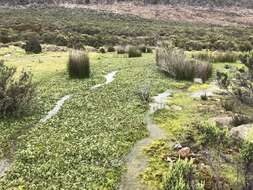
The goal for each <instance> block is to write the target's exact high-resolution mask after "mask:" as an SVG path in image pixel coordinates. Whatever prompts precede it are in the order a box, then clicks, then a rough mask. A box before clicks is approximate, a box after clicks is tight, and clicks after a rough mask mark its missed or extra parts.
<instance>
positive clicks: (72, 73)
mask: <svg viewBox="0 0 253 190" xmlns="http://www.w3.org/2000/svg"><path fill="white" fill-rule="evenodd" d="M67 69H68V73H69V77H70V78H89V77H90V59H89V56H88V55H87V54H86V53H85V52H82V51H72V52H71V53H70V54H69V60H68V65H67Z"/></svg>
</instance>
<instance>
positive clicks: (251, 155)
mask: <svg viewBox="0 0 253 190" xmlns="http://www.w3.org/2000/svg"><path fill="white" fill-rule="evenodd" d="M240 153H241V159H242V165H243V170H244V180H245V184H244V188H243V189H245V190H251V189H252V188H253V183H252V182H253V177H252V169H253V164H252V163H253V142H249V141H246V142H244V143H243V146H242V148H241V150H240Z"/></svg>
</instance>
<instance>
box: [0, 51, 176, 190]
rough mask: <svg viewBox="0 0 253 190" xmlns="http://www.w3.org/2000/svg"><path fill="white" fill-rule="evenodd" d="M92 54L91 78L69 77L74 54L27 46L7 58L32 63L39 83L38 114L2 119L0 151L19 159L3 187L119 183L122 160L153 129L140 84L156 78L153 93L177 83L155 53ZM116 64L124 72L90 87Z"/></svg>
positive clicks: (19, 63)
mask: <svg viewBox="0 0 253 190" xmlns="http://www.w3.org/2000/svg"><path fill="white" fill-rule="evenodd" d="M18 52H19V51H18ZM101 56H103V57H101ZM90 59H91V61H92V63H93V70H92V75H91V76H92V77H90V78H89V79H85V80H80V79H71V80H70V79H69V77H68V73H67V72H66V63H67V61H68V53H67V52H45V53H41V54H38V55H36V56H34V55H32V54H28V55H26V54H25V52H23V53H20V54H18V55H15V54H13V56H11V57H10V58H9V59H7V60H6V64H7V65H13V66H16V67H17V70H22V68H30V71H31V72H32V74H33V75H34V83H37V86H38V102H37V104H38V105H37V106H38V107H39V109H37V110H36V111H35V112H34V113H33V115H32V116H26V117H24V118H19V119H4V120H1V121H0V129H1V130H0V133H1V135H0V136H1V138H0V153H1V154H0V156H1V158H6V157H7V158H10V159H11V160H13V164H12V167H11V169H10V171H9V172H8V173H7V175H6V176H5V177H4V178H2V179H1V180H0V186H1V187H2V188H4V189H8V188H9V189H11V188H21V189H22V188H25V189H34V188H37V189H41V188H43V189H45V188H52V187H54V188H61V187H64V188H66V189H68V188H71V189H82V188H83V189H103V188H104V189H115V188H116V187H117V185H118V183H119V181H120V177H121V174H122V172H123V171H124V170H123V158H124V157H125V155H126V154H127V153H128V152H129V150H130V148H131V147H132V145H133V144H134V143H135V142H136V141H137V140H138V139H140V138H143V137H144V136H146V135H147V132H146V130H145V128H144V124H143V117H144V113H145V110H146V106H145V105H143V103H142V101H141V100H140V98H139V97H138V95H136V88H137V87H138V86H140V85H142V84H143V83H144V82H150V83H151V81H152V84H151V85H150V94H151V95H154V94H157V93H158V92H159V91H162V90H163V89H167V88H169V87H173V85H174V84H175V83H174V82H173V81H172V80H170V79H168V78H167V77H166V76H164V75H161V74H160V73H159V72H158V71H157V70H156V68H155V65H154V59H153V55H151V54H146V55H144V56H143V57H141V58H136V59H138V60H136V59H135V60H133V59H127V58H125V57H124V56H122V57H121V56H119V55H117V54H114V53H112V54H103V55H99V54H96V53H93V54H91V55H90ZM112 70H117V71H118V73H117V75H116V79H115V81H113V83H111V84H109V85H108V86H104V87H102V88H98V89H96V90H93V91H90V87H92V86H93V85H95V84H98V83H102V82H103V81H104V80H105V79H104V77H103V75H104V74H106V73H108V72H111V71H112ZM130 79H131V80H130ZM169 81H171V83H170V82H169ZM175 85H177V84H175ZM122 86H123V87H124V88H121V87H122ZM67 94H73V96H72V98H71V99H69V100H68V101H66V103H65V104H64V106H63V107H62V109H61V110H60V112H59V113H58V114H57V115H55V116H54V117H53V118H51V119H50V120H49V121H47V122H46V123H44V124H42V123H39V122H38V121H39V120H40V119H41V118H42V117H43V115H45V114H46V113H47V112H48V111H49V110H51V109H52V108H53V106H54V105H55V103H56V101H58V100H59V99H60V98H61V97H63V96H65V95H67ZM13 145H15V151H14V150H13ZM49 179H50V180H49Z"/></svg>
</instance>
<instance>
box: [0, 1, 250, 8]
mask: <svg viewBox="0 0 253 190" xmlns="http://www.w3.org/2000/svg"><path fill="white" fill-rule="evenodd" d="M123 1H124V0H123ZM123 1H120V2H123ZM113 2H119V1H118V0H0V4H1V5H28V4H54V5H58V4H66V3H67V4H89V3H113ZM125 2H133V1H125ZM134 2H138V3H145V4H171V5H179V4H180V5H191V6H208V7H210V6H211V7H213V6H218V7H220V6H222V7H223V6H243V7H247V8H253V1H252V0H142V1H134Z"/></svg>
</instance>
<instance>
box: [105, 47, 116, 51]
mask: <svg viewBox="0 0 253 190" xmlns="http://www.w3.org/2000/svg"><path fill="white" fill-rule="evenodd" d="M107 51H108V52H115V48H114V47H112V46H109V47H108V48H107Z"/></svg>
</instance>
